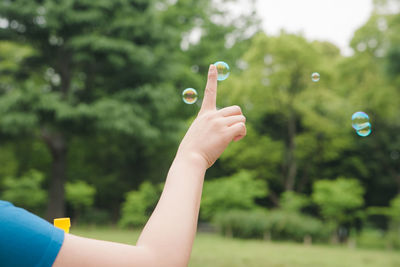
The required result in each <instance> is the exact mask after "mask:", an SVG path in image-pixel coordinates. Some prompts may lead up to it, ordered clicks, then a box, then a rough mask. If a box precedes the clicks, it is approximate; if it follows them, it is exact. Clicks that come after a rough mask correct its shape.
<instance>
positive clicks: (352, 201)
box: [312, 177, 364, 224]
mask: <svg viewBox="0 0 400 267" xmlns="http://www.w3.org/2000/svg"><path fill="white" fill-rule="evenodd" d="M363 194H364V189H363V187H362V186H361V184H360V182H359V181H357V180H355V179H346V178H342V177H340V178H338V179H336V180H333V181H330V180H320V181H316V182H315V183H314V187H313V194H312V199H313V201H314V202H315V203H316V204H317V205H318V206H319V207H320V209H321V214H322V216H323V217H324V218H325V219H327V220H329V221H331V222H334V223H336V224H340V223H345V222H349V221H351V220H352V219H354V218H355V217H356V214H355V212H356V211H357V209H358V208H360V207H361V206H362V205H363V204H364V199H363Z"/></svg>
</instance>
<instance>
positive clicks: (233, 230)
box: [213, 210, 269, 239]
mask: <svg viewBox="0 0 400 267" xmlns="http://www.w3.org/2000/svg"><path fill="white" fill-rule="evenodd" d="M267 219H268V217H267V212H266V211H263V210H253V211H246V210H229V211H222V212H219V213H217V214H216V215H215V218H214V220H213V221H214V224H215V225H216V226H217V228H218V230H219V231H220V233H221V234H223V235H225V236H230V237H237V238H258V239H262V238H264V235H265V234H266V233H267V230H268V228H269V227H268V220H267Z"/></svg>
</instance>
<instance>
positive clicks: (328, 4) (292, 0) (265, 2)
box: [257, 0, 373, 55]
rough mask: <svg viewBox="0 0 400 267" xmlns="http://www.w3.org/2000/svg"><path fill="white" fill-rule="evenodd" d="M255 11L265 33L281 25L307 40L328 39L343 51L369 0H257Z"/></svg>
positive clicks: (369, 8) (362, 20)
mask: <svg viewBox="0 0 400 267" xmlns="http://www.w3.org/2000/svg"><path fill="white" fill-rule="evenodd" d="M257 1H258V2H257V12H258V14H259V16H260V17H261V18H262V20H263V28H264V30H265V31H266V32H267V33H268V34H272V35H276V34H278V33H279V32H280V30H281V29H284V30H285V31H287V32H290V33H300V32H301V33H302V34H303V35H304V36H305V37H306V38H307V39H310V40H323V41H330V42H332V43H334V44H336V45H337V46H338V47H340V49H341V50H342V53H343V54H345V55H350V54H351V49H350V47H349V43H350V40H351V39H352V37H353V33H354V32H355V31H356V30H357V29H358V28H359V27H360V26H362V25H363V24H364V23H365V22H366V21H367V20H368V18H369V17H370V15H371V11H372V8H373V4H372V0H257Z"/></svg>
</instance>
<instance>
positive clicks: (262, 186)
mask: <svg viewBox="0 0 400 267" xmlns="http://www.w3.org/2000/svg"><path fill="white" fill-rule="evenodd" d="M267 194H268V187H267V184H266V183H265V182H264V181H262V180H257V179H256V178H255V177H254V176H253V174H252V173H250V172H247V171H241V172H239V173H236V174H234V175H232V176H230V177H222V178H218V179H215V180H212V181H206V182H205V183H204V189H203V197H202V201H201V208H200V218H202V219H203V220H210V219H212V218H213V217H214V215H215V214H216V213H218V212H222V211H228V210H238V209H241V210H249V209H255V208H256V207H257V206H256V204H255V202H254V201H255V199H256V198H263V197H266V196H267Z"/></svg>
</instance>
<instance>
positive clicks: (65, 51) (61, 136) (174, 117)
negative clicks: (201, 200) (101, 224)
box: [0, 0, 232, 219]
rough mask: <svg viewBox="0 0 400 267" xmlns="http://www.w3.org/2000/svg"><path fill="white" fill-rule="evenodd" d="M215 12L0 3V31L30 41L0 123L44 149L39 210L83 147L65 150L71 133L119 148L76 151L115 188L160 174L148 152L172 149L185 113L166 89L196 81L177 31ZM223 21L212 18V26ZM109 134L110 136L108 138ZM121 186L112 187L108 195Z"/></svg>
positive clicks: (59, 191) (56, 199)
mask: <svg viewBox="0 0 400 267" xmlns="http://www.w3.org/2000/svg"><path fill="white" fill-rule="evenodd" d="M215 12H217V11H216V10H215V9H213V8H211V1H210V0H202V1H194V0H181V1H177V2H175V3H171V2H170V1H164V0H160V1H155V0H154V1H143V0H118V1H111V2H110V1H105V0H102V1H95V2H93V1H87V0H85V1H75V0H73V1H71V0H61V1H52V0H47V1H28V2H27V1H24V0H18V1H3V2H1V3H0V18H1V19H2V20H5V21H6V22H7V24H8V25H7V26H6V27H4V28H0V39H1V40H12V41H13V42H16V43H19V44H22V43H24V44H29V46H31V47H32V48H33V51H34V53H33V54H32V55H30V56H29V57H28V58H26V60H24V61H23V65H24V66H25V69H26V70H28V71H27V72H26V73H27V74H28V75H27V76H25V77H24V78H23V81H22V82H21V83H20V86H18V87H17V88H15V90H12V91H9V92H6V93H4V94H3V95H2V99H1V102H2V103H1V104H2V105H3V108H2V112H1V117H2V119H1V121H0V128H1V129H2V131H3V133H6V134H9V135H14V136H17V135H18V136H24V137H26V136H33V137H34V138H40V139H41V140H42V141H43V142H44V143H45V144H46V145H47V147H48V150H49V151H50V153H51V156H52V168H51V169H52V170H51V174H50V177H51V179H50V189H49V190H50V191H49V192H50V199H49V205H48V210H47V216H46V217H47V218H48V219H52V218H54V217H61V216H63V213H64V188H63V186H64V183H65V181H66V180H67V171H68V169H67V161H68V160H67V158H69V155H70V153H71V154H74V155H77V154H79V155H81V154H82V153H81V152H77V151H75V150H74V151H71V144H72V143H74V144H77V143H86V142H89V143H91V144H90V146H91V147H93V148H95V149H96V150H97V149H98V148H99V144H104V143H105V144H106V150H107V152H110V153H112V152H115V151H116V150H119V151H120V152H121V154H119V155H121V157H122V158H123V161H122V162H112V161H111V162H109V161H110V157H109V156H107V155H106V154H107V153H105V155H104V157H103V158H100V159H99V158H98V156H103V155H102V154H101V153H100V155H97V154H94V155H93V154H90V153H89V152H83V154H84V156H85V157H86V156H87V157H96V158H97V159H98V162H97V163H99V162H101V163H103V162H102V161H103V160H104V161H106V164H103V165H104V166H108V168H103V169H102V172H101V173H100V174H101V175H102V176H103V177H107V179H106V180H108V181H109V182H111V181H113V180H118V181H121V182H117V183H115V184H116V185H118V186H119V188H122V189H124V190H127V187H132V186H137V185H138V184H139V183H140V181H142V180H143V179H145V177H146V178H147V176H146V175H145V173H146V172H150V174H149V175H148V176H150V177H153V179H159V178H158V177H160V176H161V175H160V174H161V173H163V172H164V171H165V169H166V167H167V165H168V163H169V162H168V161H166V162H165V163H162V164H160V163H159V162H158V161H157V160H156V159H158V160H164V161H165V158H170V157H172V156H173V154H172V152H171V151H172V149H171V148H172V147H175V146H176V143H177V142H178V140H179V135H178V134H177V133H179V132H180V131H181V129H182V128H183V127H182V124H181V123H180V122H181V118H184V117H185V116H187V114H188V113H189V112H188V109H186V110H185V111H184V112H178V111H177V109H176V107H177V103H178V101H179V98H177V97H175V96H176V95H177V92H178V91H181V90H182V87H183V86H184V85H185V83H186V81H190V80H192V81H193V80H197V81H199V78H198V77H199V74H197V73H191V72H190V71H188V68H187V67H184V65H185V64H186V62H185V61H186V55H185V52H183V51H182V50H180V49H179V48H180V43H181V41H182V33H188V32H191V30H192V29H193V28H194V27H195V26H196V23H197V22H198V21H199V19H200V20H202V19H203V20H204V19H205V18H208V17H209V16H210V17H211V16H212V14H213V13H215ZM212 25H217V24H215V23H211V21H210V20H207V27H209V28H210V29H211V28H212V27H213V26H212ZM223 29H225V30H223ZM231 31H232V27H230V28H229V27H228V26H223V27H222V26H221V31H220V33H222V32H224V34H228V33H229V32H231ZM219 37H220V36H218V38H219ZM222 39H223V38H222ZM176 88H178V89H176ZM165 99H169V100H170V101H165ZM96 142H97V143H96ZM110 142H116V144H115V145H113V146H111V148H109V147H108V144H109V143H110ZM127 147H129V148H130V150H131V151H126V148H127ZM84 148H87V146H85V147H79V148H78V149H80V150H83V149H84ZM132 151H135V153H134V152H132ZM160 151H161V152H162V153H160ZM108 155H109V154H108ZM132 162H134V163H135V164H132ZM108 163H109V164H108ZM74 164H78V163H74ZM121 165H122V168H121ZM160 165H161V167H160ZM153 166H157V168H154V167H153ZM132 170H133V172H134V173H136V174H137V175H136V179H131V175H132ZM86 171H87V170H86ZM97 172H99V170H97ZM95 176H96V175H91V176H90V177H91V178H87V179H93V180H95V179H96V178H98V177H95ZM82 177H84V175H82ZM116 177H119V178H120V177H122V178H121V179H116ZM154 177H157V178H154ZM107 186H108V187H109V184H107V185H106V187H107ZM100 192H101V193H100V194H103V191H100ZM120 195H121V194H119V195H116V194H115V193H114V194H113V198H114V201H112V203H113V205H115V203H114V202H115V201H117V202H118V201H120V199H121V197H120ZM118 203H119V202H118ZM114 210H118V209H115V207H114Z"/></svg>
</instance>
